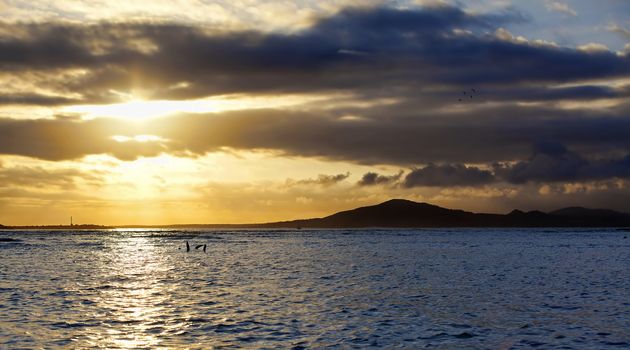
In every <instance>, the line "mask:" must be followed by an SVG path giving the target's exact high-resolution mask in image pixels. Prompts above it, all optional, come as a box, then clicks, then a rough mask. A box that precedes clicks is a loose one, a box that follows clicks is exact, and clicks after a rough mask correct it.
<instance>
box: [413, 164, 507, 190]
mask: <svg viewBox="0 0 630 350" xmlns="http://www.w3.org/2000/svg"><path fill="white" fill-rule="evenodd" d="M494 181H495V178H494V176H493V175H492V173H491V172H490V171H488V170H483V169H479V168H477V167H473V166H465V165H462V164H444V165H435V164H429V165H427V166H425V167H423V168H416V169H413V170H412V171H411V172H410V173H408V174H407V176H405V179H404V181H403V186H404V187H407V188H410V187H419V186H425V187H452V186H478V185H485V184H489V183H492V182H494Z"/></svg>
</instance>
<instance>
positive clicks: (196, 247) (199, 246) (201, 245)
mask: <svg viewBox="0 0 630 350" xmlns="http://www.w3.org/2000/svg"><path fill="white" fill-rule="evenodd" d="M204 245H205V244H197V245H196V246H195V250H197V249H199V248H201V247H203V246H204Z"/></svg>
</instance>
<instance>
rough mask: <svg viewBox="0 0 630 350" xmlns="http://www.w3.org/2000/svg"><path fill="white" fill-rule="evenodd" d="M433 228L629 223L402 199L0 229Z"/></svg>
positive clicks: (619, 218) (568, 211)
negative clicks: (309, 213)
mask: <svg viewBox="0 0 630 350" xmlns="http://www.w3.org/2000/svg"><path fill="white" fill-rule="evenodd" d="M370 227H374V228H430V227H433V228H437V227H630V214H629V213H623V212H618V211H614V210H608V209H588V208H583V207H568V208H563V209H559V210H554V211H551V212H547V213H545V212H542V211H538V210H533V211H528V212H524V211H521V210H513V211H511V212H510V213H508V214H486V213H474V212H469V211H464V210H458V209H447V208H443V207H439V206H436V205H432V204H428V203H418V202H414V201H410V200H406V199H391V200H388V201H386V202H383V203H380V204H377V205H372V206H365V207H360V208H356V209H351V210H346V211H341V212H338V213H335V214H332V215H329V216H326V217H322V218H312V219H300V220H291V221H279V222H268V223H257V224H176V225H118V226H102V225H93V224H85V225H49V226H3V225H0V229H51V230H55V229H73V230H76V229H111V228H231V229H237V228H250V229H251V228H288V229H302V228H370Z"/></svg>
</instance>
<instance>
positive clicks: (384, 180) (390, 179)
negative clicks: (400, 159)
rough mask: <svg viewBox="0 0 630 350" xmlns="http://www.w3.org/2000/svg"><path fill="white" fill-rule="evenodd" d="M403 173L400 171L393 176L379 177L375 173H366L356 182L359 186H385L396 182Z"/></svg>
mask: <svg viewBox="0 0 630 350" xmlns="http://www.w3.org/2000/svg"><path fill="white" fill-rule="evenodd" d="M402 174H403V172H402V171H400V172H399V173H398V174H395V175H380V174H378V173H375V172H367V173H365V174H363V176H362V177H361V180H359V182H357V185H359V186H374V185H387V184H393V183H396V182H398V180H399V179H400V177H401V176H402Z"/></svg>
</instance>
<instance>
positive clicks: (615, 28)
mask: <svg viewBox="0 0 630 350" xmlns="http://www.w3.org/2000/svg"><path fill="white" fill-rule="evenodd" d="M606 29H608V31H610V32H613V33H617V34H619V35H621V36H622V37H624V38H626V39H630V29H628V28H625V27H622V26H620V25H619V24H611V25H609V26H608V27H607V28H606Z"/></svg>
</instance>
